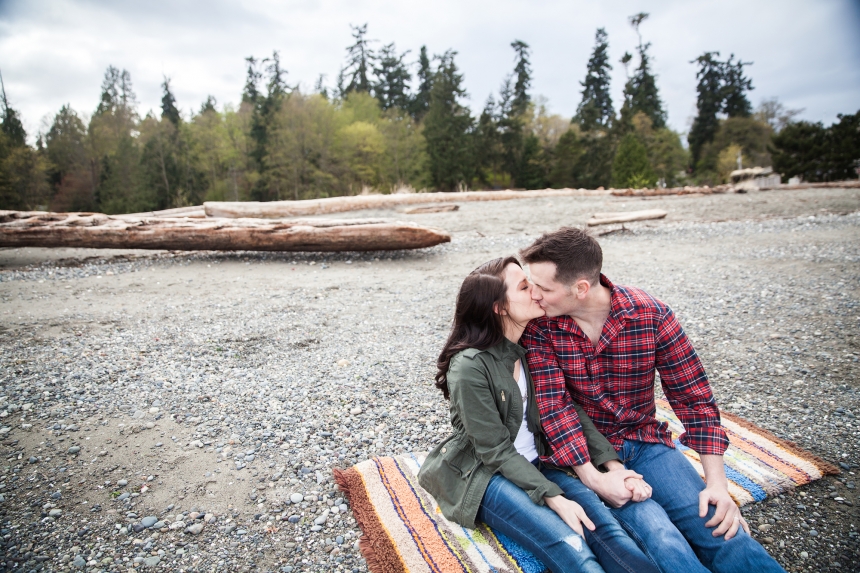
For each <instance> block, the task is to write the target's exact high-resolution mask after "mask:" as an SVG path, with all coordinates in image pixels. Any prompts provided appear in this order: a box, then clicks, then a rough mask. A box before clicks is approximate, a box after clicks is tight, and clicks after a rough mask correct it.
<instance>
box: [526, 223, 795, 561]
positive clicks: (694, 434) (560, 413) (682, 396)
mask: <svg viewBox="0 0 860 573" xmlns="http://www.w3.org/2000/svg"><path fill="white" fill-rule="evenodd" d="M520 254H521V256H522V258H523V260H524V262H525V263H526V264H528V265H529V272H530V275H531V280H532V282H533V283H534V288H533V294H532V297H533V298H534V299H535V300H536V301H538V303H539V304H540V305H541V307H543V308H544V310H546V317H543V318H539V319H537V320H534V321H532V322H531V323H530V324H529V326H528V328H527V329H526V331H525V334H524V335H523V338H522V340H521V342H522V343H523V345H524V346H525V347H526V348H527V349H528V355H527V356H528V364H529V367H530V370H531V374H532V378H533V380H534V384H535V394H536V397H537V400H538V409H539V410H540V416H541V422H542V425H543V429H544V432H545V433H546V435H547V438H548V439H549V442H550V445H551V446H552V454H551V455H550V456H547V457H546V458H544V461H547V462H549V463H552V464H555V465H557V466H561V467H573V468H581V467H582V466H583V464H588V462H589V460H590V458H589V455H588V448H587V446H586V443H585V439H584V437H583V435H582V431H581V428H580V423H579V418H578V416H577V414H576V410H575V409H574V407H573V402H574V401H576V402H577V403H579V404H580V405H581V406H582V408H583V409H584V410H585V412H586V413H587V414H588V415H589V417H591V419H592V421H593V422H594V425H595V426H596V427H597V429H598V430H599V431H600V432H601V433H602V434H603V435H604V436H606V438H607V439H608V440H609V441H610V443H612V445H613V446H614V447H615V449H616V450H617V451H618V454H619V457H620V458H621V462H622V463H623V464H624V465H623V466H622V465H621V464H617V466H615V467H612V468H610V469H611V470H620V469H624V467H626V468H627V469H628V470H633V471H635V472H636V473H637V474H641V475H642V476H644V479H645V481H646V482H647V483H648V484H649V485H650V486H651V487H652V488H653V491H652V493H651V499H652V500H653V501H654V502H656V504H657V506H658V507H661V508H662V510H664V511H665V514H663V513H662V512H661V511H659V509H658V510H657V511H653V510H651V509H650V508H653V507H656V506H654V504H651V505H648V504H645V503H643V504H637V503H635V502H634V501H626V503H625V504H624V505H623V506H621V507H620V508H618V507H616V509H614V510H613V511H614V512H615V515H616V517H617V518H618V520H619V521H620V522H621V523H622V524H624V525H626V526H627V527H628V528H629V529H631V530H632V531H633V533H634V535H635V536H637V537H638V538H639V540H640V541H641V542H642V543H643V544H644V545H645V546H646V548H647V549H648V551H649V553H651V554H652V556H657V555H658V554H659V553H661V552H660V551H658V550H657V549H658V547H660V546H661V545H660V544H661V543H662V540H663V539H665V532H664V531H659V530H660V529H662V528H663V527H664V526H665V524H663V523H662V522H661V521H660V520H661V519H662V520H664V521H665V519H666V518H667V517H668V519H669V520H671V524H669V527H675V528H677V530H679V531H680V532H681V534H683V537H684V538H686V540H687V542H688V543H689V546H687V547H684V548H683V549H681V550H680V551H681V552H682V553H683V552H686V554H684V555H680V554H679V555H678V558H677V561H674V562H673V563H672V564H671V566H672V568H673V569H677V570H680V568H681V564H682V563H683V564H684V567H685V568H693V569H695V566H694V565H692V564H691V562H692V560H693V559H694V558H695V557H698V560H699V561H701V563H702V564H703V565H704V566H705V567H707V568H708V569H710V570H711V571H715V572H717V571H718V572H729V571H738V572H740V571H743V572H745V573H746V572H748V571H751V570H753V568H755V570H756V573H764V572H769V571H779V572H782V571H784V570H783V569H782V568H781V567H780V566H779V565H778V564H777V563H776V561H774V560H773V558H772V557H771V556H770V555H769V554H768V553H767V552H766V551H765V550H764V548H762V547H761V545H759V544H758V543H757V542H756V541H755V540H754V539H752V538H751V537H750V536H749V526H748V525H747V524H746V522H745V521H744V519H743V517H742V516H741V514H740V510H739V508H738V507H737V505H736V504H735V502H734V501H733V500H732V498H731V496H730V495H729V492H728V482H727V480H726V475H725V470H724V466H723V453H724V452H725V450H726V448H727V446H728V438H727V436H726V433H725V431H724V430H723V428H722V426H721V425H720V414H719V410H718V409H717V406H716V403H715V401H714V396H713V393H712V392H711V388H710V385H709V383H708V378H707V376H706V374H705V371H704V368H703V367H702V363H701V361H700V360H699V357H698V356H697V355H696V352H695V350H694V349H693V346H692V345H691V343H690V341H689V339H688V338H687V336H686V335H685V334H684V331H683V330H682V328H681V326H680V325H679V324H678V321H677V320H676V319H675V315H674V314H673V312H672V310H671V309H670V308H669V307H668V306H666V305H665V304H663V303H662V302H660V301H659V300H657V299H655V298H654V297H652V296H650V295H649V294H648V293H646V292H644V291H642V290H640V289H637V288H632V287H623V286H618V285H613V284H612V283H611V282H610V281H609V279H608V278H606V277H605V276H603V275H602V274H601V272H600V271H601V267H602V264H603V253H602V251H601V248H600V245H599V244H598V243H597V241H596V240H595V239H594V238H593V237H591V236H589V235H588V234H587V233H586V232H585V231H582V230H580V229H573V228H562V229H559V230H558V231H556V232H554V233H549V234H546V235H543V236H542V237H540V238H539V239H537V241H535V242H534V244H532V245H531V246H529V247H527V248H526V249H523V250H522V251H521V253H520ZM656 372H659V374H660V381H661V384H662V386H663V391H664V393H665V395H666V398H667V399H668V400H669V403H670V404H671V405H672V408H673V410H674V411H675V414H676V415H677V416H678V418H680V420H681V422H682V423H683V424H684V428H685V429H686V432H685V433H684V434H683V435H681V437H680V442H681V444H683V446H684V447H687V448H692V449H693V450H695V451H696V452H698V454H699V457H700V459H701V462H702V467H703V468H704V472H705V480H706V482H707V485H705V483H703V482H702V479H701V478H700V477H699V475H698V473H696V471H695V470H694V468H693V466H692V465H691V464H690V463H689V462H688V461H687V459H686V458H685V457H684V455H683V454H682V453H680V452H679V451H678V449H677V448H676V447H675V444H674V443H673V441H672V436H671V433H670V432H669V430H668V429H667V425H666V424H665V423H661V422H659V421H658V420H657V419H656V418H655V417H654V415H655V411H656V410H655V409H656V406H655V403H654V380H655V373H656ZM577 473H579V471H578V472H577ZM610 473H611V472H610ZM584 481H585V480H584ZM612 483H614V484H616V485H615V486H614V490H613V491H610V492H606V491H601V488H603V489H606V488H611V487H613V486H612V485H611V484H612ZM619 483H623V482H619V480H615V481H614V482H612V481H611V480H606V479H602V480H596V487H593V488H592V489H594V490H595V491H596V492H597V493H598V494H599V495H601V496H602V497H604V498H605V499H607V501H608V502H609V503H610V504H612V505H615V506H618V505H620V504H619V502H618V500H619V499H620V498H624V497H626V498H627V499H628V500H629V499H630V495H629V494H628V493H625V491H624V488H623V486H622V487H618V485H617V484H619ZM586 485H589V484H588V483H587V482H586ZM622 501H623V500H622ZM637 506H641V507H637ZM645 507H648V508H649V509H648V510H643V509H642V508H645ZM658 561H659V558H658ZM658 564H659V565H661V567H663V568H666V566H667V565H668V564H666V563H659V562H658ZM695 565H698V563H695Z"/></svg>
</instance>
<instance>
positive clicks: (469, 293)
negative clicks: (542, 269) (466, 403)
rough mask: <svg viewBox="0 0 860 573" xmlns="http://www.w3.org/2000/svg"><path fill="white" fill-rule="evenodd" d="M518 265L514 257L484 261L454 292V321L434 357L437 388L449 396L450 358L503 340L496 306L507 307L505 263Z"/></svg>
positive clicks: (446, 397)
mask: <svg viewBox="0 0 860 573" xmlns="http://www.w3.org/2000/svg"><path fill="white" fill-rule="evenodd" d="M510 264H514V265H517V266H521V265H520V263H519V261H517V259H516V258H514V257H503V258H498V259H493V260H492V261H489V262H486V263H484V264H483V265H481V266H480V267H478V268H477V269H475V270H474V271H472V272H471V273H469V275H468V276H467V277H466V278H465V280H464V281H463V284H462V285H461V286H460V292H459V294H458V295H457V304H456V307H455V309H454V324H453V325H452V326H451V333H450V334H449V335H448V340H447V342H445V346H444V347H442V352H440V353H439V358H438V360H436V387H437V388H439V389H440V390H441V391H442V395H443V396H445V399H446V400H447V399H449V397H450V394H449V392H448V367H449V366H450V365H451V358H452V357H453V356H454V355H455V354H457V353H458V352H460V351H461V350H465V349H467V348H477V349H479V350H486V349H487V348H490V347H491V346H494V345H496V344H498V343H499V342H501V341H502V339H503V338H504V337H505V329H504V325H503V324H502V317H501V315H500V314H499V313H497V312H496V308H505V307H506V306H507V296H506V293H505V289H506V287H505V281H504V274H505V269H506V268H507V266H508V265H510Z"/></svg>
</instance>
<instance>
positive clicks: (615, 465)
mask: <svg viewBox="0 0 860 573" xmlns="http://www.w3.org/2000/svg"><path fill="white" fill-rule="evenodd" d="M603 467H605V468H606V469H607V470H609V471H610V472H614V471H618V470H624V469H626V468H625V467H624V464H622V463H621V462H619V461H618V460H610V461H608V462H606V463H605V464H603ZM624 486H625V487H626V488H627V489H628V490H629V491H630V494H631V497H630V499H631V500H632V501H635V502H640V501H645V500H646V499H648V498H649V497H651V486H650V485H648V482H646V481H645V479H644V478H636V477H628V478H625V479H624Z"/></svg>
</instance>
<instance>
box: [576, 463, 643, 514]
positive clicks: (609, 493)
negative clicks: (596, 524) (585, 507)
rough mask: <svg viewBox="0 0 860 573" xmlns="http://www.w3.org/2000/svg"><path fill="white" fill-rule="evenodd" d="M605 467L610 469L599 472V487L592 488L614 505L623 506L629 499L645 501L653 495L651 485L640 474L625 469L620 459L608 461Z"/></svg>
mask: <svg viewBox="0 0 860 573" xmlns="http://www.w3.org/2000/svg"><path fill="white" fill-rule="evenodd" d="M604 467H605V468H606V469H608V470H609V471H608V472H607V473H605V474H599V476H600V477H599V478H598V481H599V482H601V483H600V484H599V485H598V484H596V487H597V489H595V488H593V487H592V489H593V490H594V491H595V493H597V494H598V495H599V496H600V497H602V498H603V499H604V500H606V501H607V502H608V503H609V504H610V505H612V506H613V507H621V506H622V505H624V504H625V503H627V502H628V501H634V502H640V501H645V500H646V499H648V498H649V497H651V486H650V485H648V483H647V482H646V481H645V480H644V479H643V478H642V476H641V475H640V474H637V473H636V472H634V471H632V470H627V469H625V468H624V465H623V464H622V463H621V462H619V461H618V460H612V461H609V462H606V463H605V464H604ZM586 485H588V484H586ZM589 487H591V486H590V485H589ZM598 490H600V491H598Z"/></svg>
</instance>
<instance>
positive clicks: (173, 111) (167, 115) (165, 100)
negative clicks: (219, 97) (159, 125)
mask: <svg viewBox="0 0 860 573" xmlns="http://www.w3.org/2000/svg"><path fill="white" fill-rule="evenodd" d="M161 89H163V90H164V95H163V96H162V97H161V117H162V119H167V120H169V121H170V123H172V124H173V125H174V126H177V125H179V121H180V120H181V119H182V117H181V115H180V114H179V108H177V107H176V98H175V97H174V96H173V92H172V91H170V78H168V77H166V76H165V78H164V82H163V83H162V84H161ZM209 97H212V96H209Z"/></svg>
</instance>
